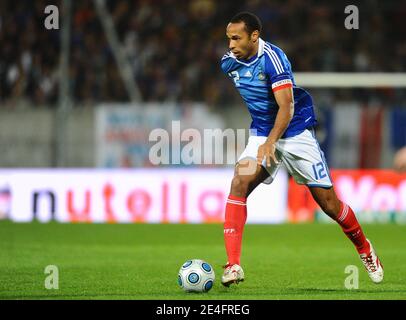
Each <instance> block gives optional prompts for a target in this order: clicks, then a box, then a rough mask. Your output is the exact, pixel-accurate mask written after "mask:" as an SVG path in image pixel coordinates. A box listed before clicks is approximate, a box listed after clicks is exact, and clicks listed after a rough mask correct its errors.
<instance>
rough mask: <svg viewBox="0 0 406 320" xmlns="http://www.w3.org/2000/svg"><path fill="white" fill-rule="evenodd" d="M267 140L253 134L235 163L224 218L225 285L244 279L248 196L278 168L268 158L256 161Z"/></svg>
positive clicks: (268, 179)
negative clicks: (243, 265)
mask: <svg viewBox="0 0 406 320" xmlns="http://www.w3.org/2000/svg"><path fill="white" fill-rule="evenodd" d="M265 140H266V137H260V136H251V137H250V138H249V140H248V144H247V146H246V148H245V150H244V152H243V153H242V154H241V156H240V158H239V159H238V161H237V165H236V167H235V171H234V177H233V180H232V182H231V188H230V194H229V196H228V199H227V204H226V212H225V219H224V243H225V247H226V251H227V259H228V261H227V264H226V266H225V270H224V274H223V276H222V278H221V282H222V284H223V285H225V286H229V285H230V284H231V283H238V282H239V281H242V280H244V272H243V270H242V268H241V266H240V256H241V244H242V237H243V232H244V226H245V222H246V221H247V198H248V196H249V195H250V194H251V192H252V191H253V190H255V188H256V187H257V186H258V185H259V184H260V183H262V182H263V183H266V184H269V183H271V182H272V180H273V178H274V177H275V175H276V173H277V171H278V168H279V166H272V167H268V168H266V169H265V160H264V162H263V165H258V164H257V160H256V157H257V153H258V148H259V146H260V145H261V144H263V143H264V141H265ZM278 156H280V155H279V154H278Z"/></svg>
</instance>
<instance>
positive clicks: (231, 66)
mask: <svg viewBox="0 0 406 320" xmlns="http://www.w3.org/2000/svg"><path fill="white" fill-rule="evenodd" d="M221 68H222V69H223V71H224V72H225V73H226V74H227V75H228V76H229V77H230V78H231V79H232V80H233V82H234V85H235V87H236V88H237V90H238V91H239V92H240V95H241V97H242V98H243V100H244V102H245V103H246V105H247V106H248V110H249V112H250V114H251V118H252V122H251V126H250V129H251V134H252V135H258V136H268V135H269V133H270V131H271V130H272V128H273V126H274V124H275V119H276V115H277V113H278V108H279V107H278V105H277V103H276V100H275V96H274V94H273V93H274V92H275V91H277V90H280V89H283V88H287V87H292V88H293V95H294V107H295V112H294V115H293V118H292V120H291V122H290V123H289V126H288V128H287V129H286V131H285V133H284V135H283V136H282V138H288V137H293V136H295V135H297V134H299V133H301V132H303V131H304V130H305V129H307V128H310V127H312V126H314V125H315V124H316V117H315V114H314V108H313V100H312V97H311V96H310V94H309V93H308V92H307V91H306V90H304V89H302V88H300V87H298V86H296V84H295V80H294V78H293V74H292V70H291V65H290V62H289V60H288V58H287V56H286V54H285V53H284V52H283V51H282V50H281V49H280V48H278V47H277V46H275V45H273V44H271V43H269V42H265V41H263V40H262V39H261V38H260V39H259V44H258V53H257V54H256V55H255V56H253V57H252V58H250V59H249V60H239V59H237V58H236V57H235V56H234V55H233V53H232V52H228V53H226V54H225V55H224V56H223V58H222V59H221Z"/></svg>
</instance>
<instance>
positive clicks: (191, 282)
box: [178, 259, 215, 292]
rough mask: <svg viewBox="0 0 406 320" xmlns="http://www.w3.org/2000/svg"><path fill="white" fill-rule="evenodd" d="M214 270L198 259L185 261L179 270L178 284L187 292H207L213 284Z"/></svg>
mask: <svg viewBox="0 0 406 320" xmlns="http://www.w3.org/2000/svg"><path fill="white" fill-rule="evenodd" d="M214 279H215V275H214V270H213V268H212V266H211V265H210V264H208V263H207V262H206V261H203V260H200V259H192V260H188V261H186V262H185V263H184V264H183V265H182V266H181V267H180V270H179V273H178V284H179V286H180V287H181V288H182V289H183V290H185V291H187V292H207V291H209V290H210V289H211V288H212V287H213V284H214Z"/></svg>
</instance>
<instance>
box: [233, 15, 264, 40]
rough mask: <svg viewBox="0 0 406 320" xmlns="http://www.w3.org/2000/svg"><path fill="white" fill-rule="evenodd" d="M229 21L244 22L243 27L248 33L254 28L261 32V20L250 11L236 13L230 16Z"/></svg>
mask: <svg viewBox="0 0 406 320" xmlns="http://www.w3.org/2000/svg"><path fill="white" fill-rule="evenodd" d="M230 22H231V23H238V22H244V23H245V29H246V31H247V32H248V34H249V35H251V34H252V33H253V32H254V31H255V30H258V32H259V33H261V30H262V23H261V20H260V19H259V18H258V17H257V16H256V15H255V14H253V13H251V12H247V11H244V12H240V13H237V14H236V15H235V16H234V17H232V18H231V20H230Z"/></svg>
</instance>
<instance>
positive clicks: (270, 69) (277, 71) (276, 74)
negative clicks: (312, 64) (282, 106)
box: [265, 51, 293, 92]
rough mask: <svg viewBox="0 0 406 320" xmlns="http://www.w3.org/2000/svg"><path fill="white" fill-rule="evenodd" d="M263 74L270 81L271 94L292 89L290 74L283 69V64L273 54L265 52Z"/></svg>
mask: <svg viewBox="0 0 406 320" xmlns="http://www.w3.org/2000/svg"><path fill="white" fill-rule="evenodd" d="M265 72H266V73H267V75H268V77H269V79H270V83H271V85H272V91H273V92H275V91H278V90H281V89H284V88H291V87H293V82H292V77H291V74H290V72H289V71H288V70H286V69H285V68H284V65H283V62H282V61H281V59H280V58H279V57H278V55H277V54H276V53H275V52H270V51H266V52H265Z"/></svg>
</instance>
